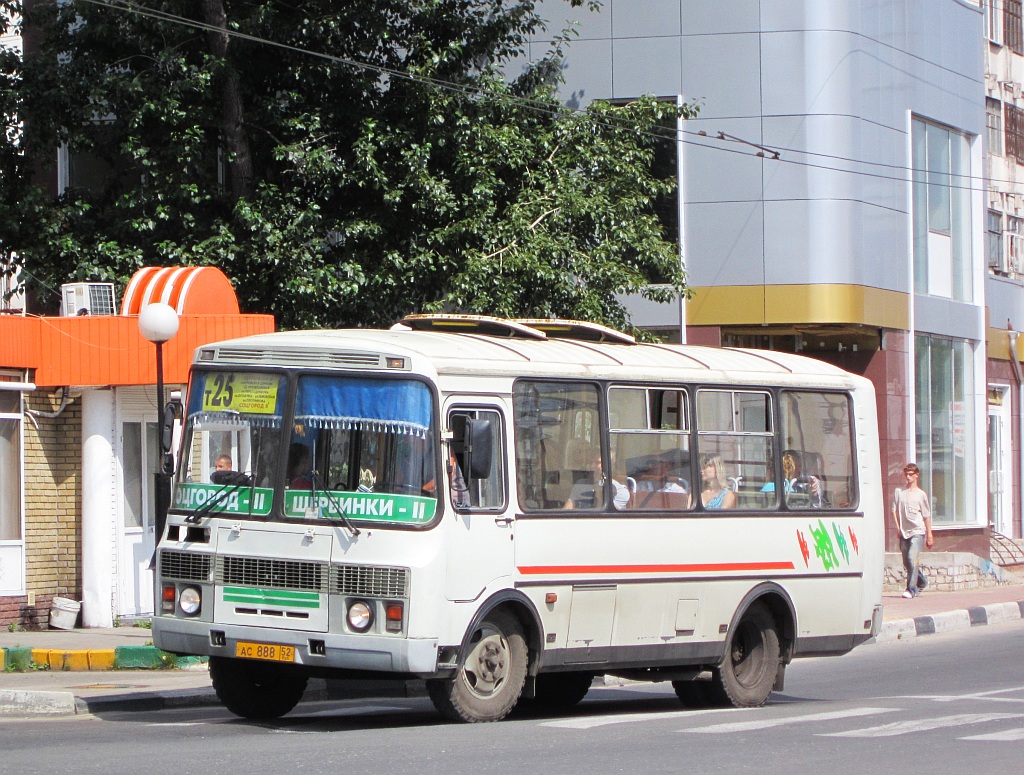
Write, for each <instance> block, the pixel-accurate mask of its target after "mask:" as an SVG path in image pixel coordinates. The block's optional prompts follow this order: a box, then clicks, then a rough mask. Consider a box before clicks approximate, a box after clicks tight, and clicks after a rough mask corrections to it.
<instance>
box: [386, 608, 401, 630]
mask: <svg viewBox="0 0 1024 775" xmlns="http://www.w3.org/2000/svg"><path fill="white" fill-rule="evenodd" d="M403 613H404V610H403V606H402V604H401V603H388V604H387V605H386V606H384V619H385V625H384V629H385V630H387V631H388V632H401V631H402V615H403Z"/></svg>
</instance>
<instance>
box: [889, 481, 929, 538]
mask: <svg viewBox="0 0 1024 775" xmlns="http://www.w3.org/2000/svg"><path fill="white" fill-rule="evenodd" d="M896 516H897V517H898V518H899V522H900V533H902V534H903V537H904V538H910V537H911V536H923V535H926V534H927V533H928V530H927V529H926V528H925V525H924V521H925V519H931V518H932V509H931V506H930V504H929V503H928V493H926V492H925V491H924V490H922V489H921V488H920V487H919V488H917V489H915V490H901V489H899V488H897V489H896Z"/></svg>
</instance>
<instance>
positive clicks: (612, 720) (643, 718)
mask: <svg viewBox="0 0 1024 775" xmlns="http://www.w3.org/2000/svg"><path fill="white" fill-rule="evenodd" d="M758 710H760V708H716V709H714V710H687V709H686V708H680V709H679V710H671V711H666V712H664V713H644V712H642V711H640V712H637V713H619V714H617V715H614V716H591V717H588V718H565V719H559V720H558V721H545V722H543V723H541V725H540V726H542V727H556V728H558V729H593V728H594V727H604V726H608V725H609V724H629V723H632V722H637V721H639V722H643V723H647V722H648V721H662V720H664V719H678V718H693V717H694V716H706V715H708V714H711V713H714V714H722V713H749V712H751V711H758Z"/></svg>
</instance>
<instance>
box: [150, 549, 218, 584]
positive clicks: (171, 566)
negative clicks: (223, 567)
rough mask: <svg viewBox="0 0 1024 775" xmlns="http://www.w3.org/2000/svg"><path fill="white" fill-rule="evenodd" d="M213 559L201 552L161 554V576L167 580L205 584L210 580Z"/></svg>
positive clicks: (167, 552) (165, 552)
mask: <svg viewBox="0 0 1024 775" xmlns="http://www.w3.org/2000/svg"><path fill="white" fill-rule="evenodd" d="M211 560H212V557H211V556H210V555H209V554H202V553H200V552H174V551H168V550H166V549H165V550H164V551H162V552H160V575H161V576H162V577H163V578H165V579H176V580H178V581H197V582H204V581H209V580H210V568H211V567H212V562H211Z"/></svg>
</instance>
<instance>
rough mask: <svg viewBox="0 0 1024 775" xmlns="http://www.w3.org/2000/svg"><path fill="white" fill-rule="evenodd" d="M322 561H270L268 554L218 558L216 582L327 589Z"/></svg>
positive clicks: (318, 590)
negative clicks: (266, 556) (264, 555)
mask: <svg viewBox="0 0 1024 775" xmlns="http://www.w3.org/2000/svg"><path fill="white" fill-rule="evenodd" d="M324 571H325V565H324V564H323V563H319V562H301V561H298V560H270V559H267V558H265V557H225V556H219V557H218V558H217V583H218V584H238V585H241V586H248V587H271V588H274V589H305V590H312V591H314V592H325V591H326V589H325V588H324V587H325V581H326V580H327V577H328V574H327V573H325V572H324Z"/></svg>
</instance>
